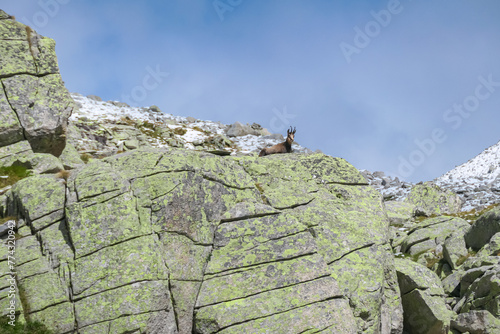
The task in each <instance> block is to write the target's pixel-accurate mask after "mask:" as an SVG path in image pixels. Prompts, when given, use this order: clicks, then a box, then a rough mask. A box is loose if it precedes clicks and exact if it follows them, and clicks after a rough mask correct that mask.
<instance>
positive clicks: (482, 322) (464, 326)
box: [451, 311, 500, 334]
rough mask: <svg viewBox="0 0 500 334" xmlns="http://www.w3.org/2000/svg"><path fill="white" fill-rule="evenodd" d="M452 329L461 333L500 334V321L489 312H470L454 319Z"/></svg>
mask: <svg viewBox="0 0 500 334" xmlns="http://www.w3.org/2000/svg"><path fill="white" fill-rule="evenodd" d="M451 328H452V329H455V330H457V331H459V332H460V333H466V332H468V333H470V334H496V333H500V320H499V319H497V318H495V317H494V316H493V315H492V314H491V313H490V312H488V311H470V312H467V313H461V314H459V315H458V316H457V318H456V319H453V320H452V321H451Z"/></svg>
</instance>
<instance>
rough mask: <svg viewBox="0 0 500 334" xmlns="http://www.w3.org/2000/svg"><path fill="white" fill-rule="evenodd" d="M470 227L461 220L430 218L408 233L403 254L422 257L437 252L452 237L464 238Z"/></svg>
mask: <svg viewBox="0 0 500 334" xmlns="http://www.w3.org/2000/svg"><path fill="white" fill-rule="evenodd" d="M469 228H470V225H469V224H468V223H467V221H465V220H464V219H461V218H453V217H448V216H440V217H436V218H429V219H426V220H424V221H423V222H422V223H420V224H418V225H417V226H416V227H415V228H413V229H412V230H410V231H409V232H408V236H407V237H406V238H405V239H404V240H403V241H402V243H401V252H403V253H407V254H410V255H412V256H415V257H417V258H418V257H420V256H421V255H422V254H423V253H425V252H426V251H429V250H435V249H436V248H437V247H438V246H441V247H442V245H443V244H444V243H445V241H446V240H447V239H448V238H450V237H451V236H452V235H453V236H456V237H462V238H463V236H464V234H465V233H466V231H468V229H469Z"/></svg>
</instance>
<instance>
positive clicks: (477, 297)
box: [457, 264, 500, 318]
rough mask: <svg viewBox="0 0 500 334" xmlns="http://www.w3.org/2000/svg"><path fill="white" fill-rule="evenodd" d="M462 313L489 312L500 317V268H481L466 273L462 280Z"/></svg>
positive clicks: (460, 304) (496, 266) (497, 266)
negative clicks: (473, 311)
mask: <svg viewBox="0 0 500 334" xmlns="http://www.w3.org/2000/svg"><path fill="white" fill-rule="evenodd" d="M461 295H462V296H463V297H462V300H461V302H460V303H459V306H460V307H459V308H457V310H459V311H460V313H465V312H469V311H472V310H487V311H489V312H490V313H492V314H493V315H494V316H495V317H497V318H498V317H500V266H499V265H498V264H497V265H495V266H489V267H480V268H477V269H471V270H469V271H468V272H466V273H465V275H464V276H463V277H462V280H461Z"/></svg>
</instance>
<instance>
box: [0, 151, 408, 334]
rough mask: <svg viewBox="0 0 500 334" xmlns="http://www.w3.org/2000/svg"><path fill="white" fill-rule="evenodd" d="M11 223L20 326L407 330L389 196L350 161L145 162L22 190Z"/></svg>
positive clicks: (179, 158)
mask: <svg viewBox="0 0 500 334" xmlns="http://www.w3.org/2000/svg"><path fill="white" fill-rule="evenodd" d="M7 215H10V216H17V217H18V223H17V224H18V235H19V239H18V241H17V249H16V258H18V261H17V267H16V270H17V279H18V286H19V290H20V291H21V294H20V300H21V303H20V304H19V307H20V308H21V306H22V310H21V309H20V310H19V311H22V312H23V314H24V315H25V317H28V318H30V319H36V320H41V321H43V322H44V323H45V324H47V325H48V326H49V327H50V328H53V329H54V330H56V332H58V333H66V332H71V331H73V330H77V331H78V332H79V333H104V332H106V331H107V330H110V332H111V333H125V332H132V331H141V332H148V333H149V332H154V333H177V332H179V333H191V332H192V331H194V332H196V333H219V332H220V333H258V332H261V329H265V330H266V331H271V332H273V333H304V332H306V331H308V332H315V331H316V332H317V331H322V332H325V333H327V332H328V333H356V332H357V331H358V329H359V330H360V331H363V332H366V333H378V332H380V330H381V329H383V332H387V333H388V332H390V331H391V330H392V331H393V332H394V333H398V332H401V329H402V309H401V302H400V299H399V291H398V285H397V277H396V272H395V269H394V262H393V256H392V252H391V249H390V245H389V239H388V235H389V233H388V232H389V225H388V220H387V217H386V215H385V212H384V210H383V206H382V202H381V200H380V195H379V194H378V193H377V192H376V191H375V190H374V189H372V188H371V187H369V186H368V185H367V184H366V182H365V180H364V178H363V177H362V176H361V175H360V174H359V172H358V171H357V170H356V169H355V168H353V167H352V166H351V165H349V164H348V163H347V162H345V161H344V160H342V159H336V158H331V157H328V156H325V155H323V154H313V155H298V154H296V155H293V154H292V155H277V156H271V157H269V158H266V159H261V158H257V157H240V158H232V157H225V158H224V157H219V156H216V155H212V154H207V153H200V152H193V151H187V150H177V149H163V150H161V149H149V150H135V151H132V152H128V153H124V154H119V155H116V156H113V157H110V158H106V159H103V160H98V161H94V162H92V163H89V164H88V165H86V166H85V167H84V168H81V169H79V170H77V171H74V172H72V173H71V175H70V176H69V178H68V179H67V181H66V182H65V181H64V180H63V179H58V178H57V177H56V176H53V175H40V176H33V177H29V178H26V179H24V180H21V181H19V182H18V183H16V185H15V186H14V187H13V189H12V191H11V192H9V196H8V199H7ZM4 250H5V249H2V251H4ZM3 258H5V254H4V256H3ZM0 265H6V262H5V261H3V262H0ZM155 328H156V329H158V331H156V330H155Z"/></svg>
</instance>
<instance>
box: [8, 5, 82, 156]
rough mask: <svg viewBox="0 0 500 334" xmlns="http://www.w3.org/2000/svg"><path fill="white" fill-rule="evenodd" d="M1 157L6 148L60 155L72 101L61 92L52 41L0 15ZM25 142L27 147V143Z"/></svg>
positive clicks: (63, 89) (62, 86)
mask: <svg viewBox="0 0 500 334" xmlns="http://www.w3.org/2000/svg"><path fill="white" fill-rule="evenodd" d="M0 45H1V49H2V56H1V57H0V82H1V87H0V108H1V110H2V113H1V119H0V143H1V144H0V145H1V146H3V147H2V148H1V149H0V150H1V151H0V159H4V157H5V155H6V152H7V151H8V149H7V148H6V146H11V149H10V151H12V150H16V149H17V152H16V153H20V151H19V148H21V147H22V148H23V149H24V151H22V152H24V153H25V152H26V151H28V150H32V151H33V152H36V153H52V154H53V155H56V156H58V155H60V154H61V152H62V150H63V149H64V146H65V143H66V141H65V134H66V127H67V122H68V117H69V116H70V114H71V110H72V105H73V101H72V100H71V98H70V96H69V94H68V92H67V91H66V89H65V88H64V84H63V82H62V80H61V76H60V74H59V68H58V65H57V58H56V54H55V42H54V40H52V39H50V38H46V37H43V36H40V35H39V34H37V33H36V32H35V31H34V30H32V29H31V28H30V27H28V26H25V25H23V24H21V23H19V22H17V21H15V20H14V19H13V18H12V17H10V16H9V15H7V14H6V13H5V12H3V11H0ZM28 144H29V145H28Z"/></svg>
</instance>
